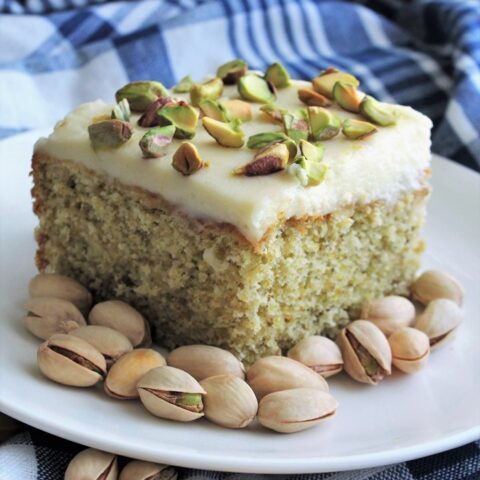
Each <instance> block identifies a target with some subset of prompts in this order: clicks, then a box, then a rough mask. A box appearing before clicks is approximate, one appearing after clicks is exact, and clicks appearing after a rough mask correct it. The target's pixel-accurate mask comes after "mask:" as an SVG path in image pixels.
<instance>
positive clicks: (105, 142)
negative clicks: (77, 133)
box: [88, 119, 133, 150]
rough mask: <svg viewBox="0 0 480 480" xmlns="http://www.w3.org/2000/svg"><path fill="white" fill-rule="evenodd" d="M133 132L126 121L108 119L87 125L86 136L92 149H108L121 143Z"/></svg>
mask: <svg viewBox="0 0 480 480" xmlns="http://www.w3.org/2000/svg"><path fill="white" fill-rule="evenodd" d="M132 133H133V128H132V126H131V125H130V124H129V123H128V122H124V121H122V120H116V119H109V120H103V121H101V122H96V123H92V124H91V125H89V126H88V136H89V137H90V142H91V144H92V148H93V149H94V150H110V149H114V148H118V147H120V146H121V145H123V144H124V143H125V142H126V141H127V140H128V139H129V138H130V137H131V136H132Z"/></svg>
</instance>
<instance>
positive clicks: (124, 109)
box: [111, 98, 130, 122]
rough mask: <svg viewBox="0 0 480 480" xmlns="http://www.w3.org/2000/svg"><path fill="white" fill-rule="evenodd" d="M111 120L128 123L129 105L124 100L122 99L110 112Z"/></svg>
mask: <svg viewBox="0 0 480 480" xmlns="http://www.w3.org/2000/svg"><path fill="white" fill-rule="evenodd" d="M111 118H113V119H115V120H122V121H124V122H129V121H130V105H129V104H128V100H127V99H126V98H122V99H121V100H120V101H119V102H118V103H117V104H116V105H115V106H114V107H113V110H112V115H111Z"/></svg>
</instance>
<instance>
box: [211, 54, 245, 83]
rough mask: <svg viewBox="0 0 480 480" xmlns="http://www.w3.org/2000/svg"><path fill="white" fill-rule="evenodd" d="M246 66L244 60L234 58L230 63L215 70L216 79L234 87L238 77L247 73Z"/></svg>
mask: <svg viewBox="0 0 480 480" xmlns="http://www.w3.org/2000/svg"><path fill="white" fill-rule="evenodd" d="M247 70H248V65H247V62H245V60H240V59H239V58H236V59H235V60H231V61H230V62H227V63H224V64H223V65H220V67H218V70H217V77H218V78H220V79H222V80H223V83H224V84H225V85H234V84H235V83H237V82H238V79H239V78H240V77H243V75H245V74H246V73H247Z"/></svg>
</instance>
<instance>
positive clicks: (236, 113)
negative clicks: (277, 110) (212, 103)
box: [220, 98, 253, 122]
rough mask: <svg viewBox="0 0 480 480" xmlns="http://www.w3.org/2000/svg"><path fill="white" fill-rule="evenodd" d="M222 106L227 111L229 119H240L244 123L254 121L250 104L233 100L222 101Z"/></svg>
mask: <svg viewBox="0 0 480 480" xmlns="http://www.w3.org/2000/svg"><path fill="white" fill-rule="evenodd" d="M220 105H222V106H223V108H224V109H225V110H226V111H227V113H228V116H229V118H238V119H240V120H242V122H249V121H250V120H251V119H252V115H253V114H252V106H251V105H250V104H249V103H248V102H244V101H243V100H238V99H237V98H232V99H230V100H222V101H221V102H220Z"/></svg>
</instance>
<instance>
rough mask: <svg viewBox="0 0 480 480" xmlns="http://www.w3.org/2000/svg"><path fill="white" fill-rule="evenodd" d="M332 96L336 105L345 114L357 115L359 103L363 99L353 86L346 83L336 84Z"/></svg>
mask: <svg viewBox="0 0 480 480" xmlns="http://www.w3.org/2000/svg"><path fill="white" fill-rule="evenodd" d="M332 94H333V98H334V100H335V101H336V102H337V103H338V105H340V106H341V107H342V108H343V109H344V110H347V112H353V113H358V112H359V111H360V103H361V102H362V98H363V97H362V95H361V94H360V93H359V91H358V90H357V87H355V86H354V85H352V84H350V83H346V82H336V83H335V85H334V86H333V91H332Z"/></svg>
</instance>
